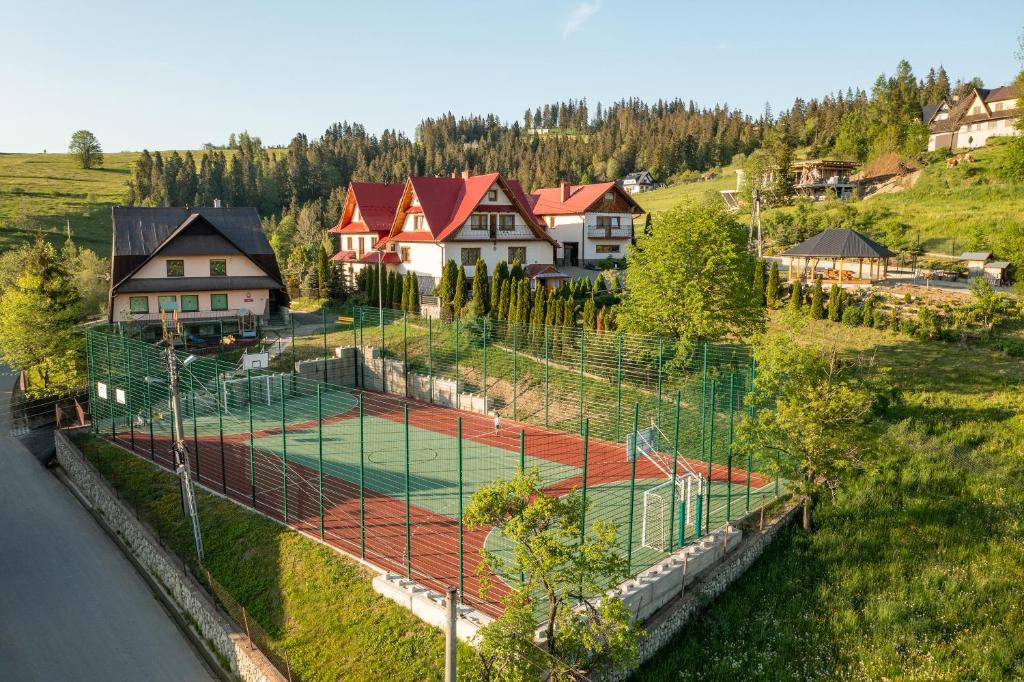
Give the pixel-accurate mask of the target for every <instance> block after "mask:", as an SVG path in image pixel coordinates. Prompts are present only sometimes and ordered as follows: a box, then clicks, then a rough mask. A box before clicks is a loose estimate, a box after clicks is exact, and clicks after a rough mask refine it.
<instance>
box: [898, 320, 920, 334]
mask: <svg viewBox="0 0 1024 682" xmlns="http://www.w3.org/2000/svg"><path fill="white" fill-rule="evenodd" d="M898 326H899V331H901V332H903V333H904V334H907V335H908V336H916V334H917V324H915V323H914V321H913V320H911V319H910V318H903V319H902V320H900V321H899V325H898Z"/></svg>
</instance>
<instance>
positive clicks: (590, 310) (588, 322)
mask: <svg viewBox="0 0 1024 682" xmlns="http://www.w3.org/2000/svg"><path fill="white" fill-rule="evenodd" d="M583 328H584V329H590V330H596V329H597V306H596V305H595V304H594V299H593V298H588V299H587V302H586V303H584V304H583Z"/></svg>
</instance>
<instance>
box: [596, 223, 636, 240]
mask: <svg viewBox="0 0 1024 682" xmlns="http://www.w3.org/2000/svg"><path fill="white" fill-rule="evenodd" d="M632 236H633V227H632V226H630V225H620V226H618V227H613V226H611V225H587V237H589V238H590V239H630V238H632Z"/></svg>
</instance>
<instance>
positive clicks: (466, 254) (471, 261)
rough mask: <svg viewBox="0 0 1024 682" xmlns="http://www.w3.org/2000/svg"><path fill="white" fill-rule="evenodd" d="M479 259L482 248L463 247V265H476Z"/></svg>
mask: <svg viewBox="0 0 1024 682" xmlns="http://www.w3.org/2000/svg"><path fill="white" fill-rule="evenodd" d="M478 260H480V249H479V248H475V249H469V248H463V249H462V264H463V265H469V266H471V267H472V266H474V265H476V262H477V261H478Z"/></svg>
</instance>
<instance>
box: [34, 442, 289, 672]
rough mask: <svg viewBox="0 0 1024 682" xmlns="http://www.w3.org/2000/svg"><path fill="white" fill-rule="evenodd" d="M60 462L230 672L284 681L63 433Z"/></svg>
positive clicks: (94, 507)
mask: <svg viewBox="0 0 1024 682" xmlns="http://www.w3.org/2000/svg"><path fill="white" fill-rule="evenodd" d="M54 440H55V445H56V449H57V460H58V461H59V462H60V465H61V467H63V469H64V471H65V472H66V473H67V475H68V478H70V479H71V481H72V482H73V483H74V484H75V487H76V488H77V489H78V491H79V492H80V493H81V494H82V495H83V496H84V497H85V499H86V501H87V502H88V503H89V505H90V506H91V507H92V508H93V510H94V511H95V512H96V513H97V514H99V515H100V516H101V517H102V518H103V520H104V522H105V523H106V525H107V526H108V527H109V528H110V529H112V530H113V531H114V532H115V533H117V535H118V536H120V538H121V540H122V542H123V544H124V545H125V546H126V547H127V548H128V551H129V552H130V553H131V555H132V557H134V559H135V561H136V562H137V564H139V565H140V566H142V568H143V570H145V571H146V573H148V574H149V575H150V577H152V578H153V579H154V580H155V581H157V582H158V583H159V584H160V585H161V586H162V587H163V589H164V591H165V593H166V594H167V595H168V596H169V597H170V599H171V600H172V601H173V604H174V606H175V607H176V609H177V610H178V612H179V613H180V614H182V615H183V616H184V618H185V620H187V621H188V622H189V623H190V625H191V626H192V628H193V629H194V630H195V631H196V633H197V634H198V635H199V636H200V637H201V638H202V639H204V640H205V641H206V642H207V643H208V644H209V646H210V647H211V648H212V649H213V650H214V651H215V652H216V653H217V654H219V655H220V657H221V658H223V659H225V660H227V661H228V662H229V663H230V665H231V672H232V673H234V674H235V675H237V676H238V677H239V678H241V679H242V680H245V681H246V682H284V680H285V678H284V676H282V675H281V674H280V673H279V672H278V671H277V669H276V668H275V667H274V666H273V665H272V664H271V663H270V661H269V660H267V658H266V657H265V656H264V655H263V654H262V653H261V652H260V651H259V649H256V648H255V647H254V646H253V645H252V643H251V642H250V640H249V638H248V637H246V635H245V633H244V632H241V631H240V630H239V628H238V627H237V626H236V625H235V624H234V623H232V622H231V620H230V619H229V618H227V617H226V616H225V615H224V614H223V613H222V612H221V610H220V609H219V608H218V607H217V606H216V604H214V603H213V601H212V600H211V599H210V597H209V596H208V595H207V594H206V591H205V590H204V589H203V588H202V587H201V586H200V585H199V584H198V583H196V581H195V580H194V579H193V578H192V577H191V576H189V575H188V574H187V573H186V572H185V571H184V570H183V569H182V567H181V564H180V559H177V558H175V556H174V555H173V554H171V553H170V552H168V551H167V550H165V549H164V548H163V547H161V546H160V542H159V541H158V540H157V539H156V537H155V536H154V535H153V534H152V533H151V532H150V531H149V529H148V528H146V527H145V526H144V525H143V524H142V523H141V522H140V521H139V520H138V519H136V518H135V515H134V514H133V513H132V512H131V510H129V509H128V507H126V506H125V505H124V504H122V503H121V502H120V500H118V499H117V494H116V493H115V492H114V490H113V488H111V487H110V484H109V483H107V481H106V480H105V479H104V478H103V476H102V475H101V474H100V473H99V472H97V471H96V469H95V468H93V466H92V464H91V463H90V462H89V461H88V460H87V459H86V458H85V456H84V455H83V454H82V452H81V451H80V450H79V449H78V448H77V447H75V445H74V443H72V442H71V441H70V440H69V439H68V437H67V435H66V434H65V433H63V432H62V431H56V432H54Z"/></svg>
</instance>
